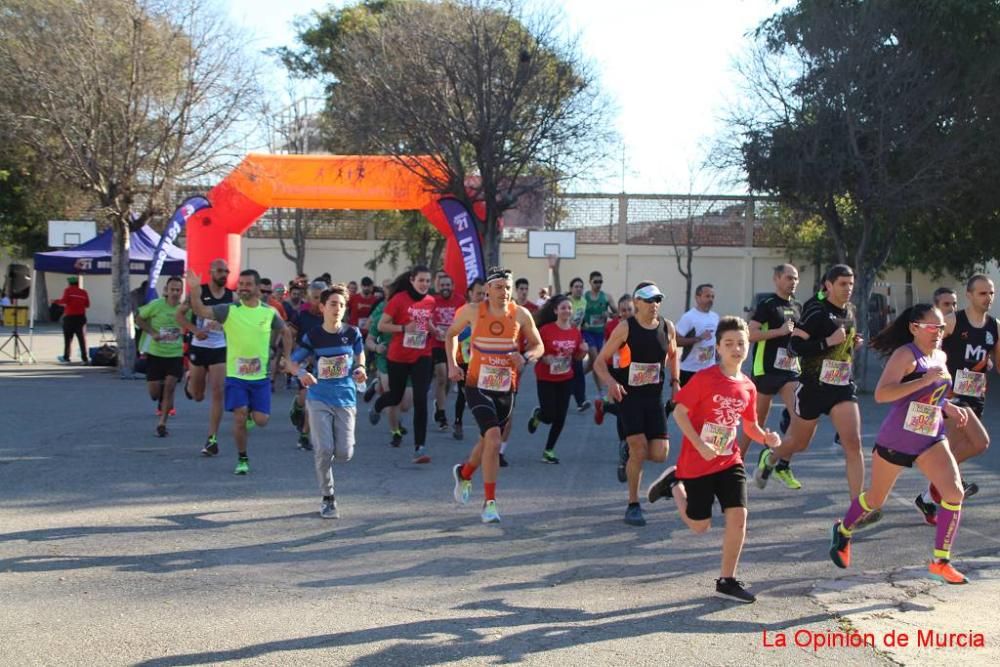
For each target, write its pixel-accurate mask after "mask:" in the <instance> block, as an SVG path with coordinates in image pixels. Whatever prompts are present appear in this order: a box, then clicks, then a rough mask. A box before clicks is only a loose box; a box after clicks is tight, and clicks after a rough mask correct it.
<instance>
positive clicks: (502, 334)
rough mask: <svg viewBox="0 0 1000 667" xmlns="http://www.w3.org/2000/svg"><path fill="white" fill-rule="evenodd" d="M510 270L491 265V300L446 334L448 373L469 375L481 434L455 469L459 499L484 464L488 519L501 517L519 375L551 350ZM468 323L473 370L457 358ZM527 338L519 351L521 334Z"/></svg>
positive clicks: (473, 307)
mask: <svg viewBox="0 0 1000 667" xmlns="http://www.w3.org/2000/svg"><path fill="white" fill-rule="evenodd" d="M512 287H513V285H512V283H511V279H510V271H508V270H507V269H504V268H500V267H493V268H491V269H490V270H489V272H488V274H487V278H486V301H484V302H482V303H480V304H471V303H470V304H468V305H466V306H463V307H462V308H461V309H460V310H459V311H458V313H456V314H455V320H454V321H453V322H452V324H451V326H450V327H449V328H448V333H447V334H446V336H445V351H446V353H447V358H448V377H449V378H450V379H451V380H454V381H455V382H461V381H462V380H464V381H465V388H464V391H465V400H466V404H467V405H468V406H469V409H470V410H471V411H472V415H473V416H474V417H475V418H476V423H477V424H478V425H479V434H480V437H479V440H478V441H477V442H476V446H475V447H473V448H472V453H471V454H469V458H468V460H467V461H466V462H465V463H464V464H463V463H459V464H457V465H456V466H454V468H453V469H452V474H453V475H454V477H455V500H456V501H457V502H458V503H460V504H463V505H464V504H465V503H468V502H469V496H470V494H471V492H472V482H471V480H472V475H473V473H475V471H476V468H478V467H479V466H480V465H482V467H483V490H484V494H485V499H484V502H483V514H482V520H483V523H499V522H500V514H499V512H498V511H497V504H496V482H497V470H498V469H499V466H500V442H501V434H502V432H503V428H504V426H505V425H506V423H507V421H508V420H509V419H510V416H511V413H512V412H513V410H514V392H515V391H516V389H517V380H518V375H519V374H520V372H521V370H522V369H523V368H524V366H525V364H528V363H531V362H533V361H536V360H537V359H538V358H539V357H540V356H542V354H543V353H544V351H545V346H544V345H543V344H542V339H541V337H540V336H539V335H538V329H537V328H536V327H535V322H534V320H533V319H532V318H531V314H530V313H529V312H528V311H527V310H526V309H524V308H523V307H521V306H518V305H517V304H516V303H513V302H512V301H511V290H512ZM466 327H470V328H471V329H472V336H471V338H470V346H469V349H470V351H471V359H469V370H468V372H463V371H462V369H461V368H460V367H459V365H458V363H457V361H456V351H457V349H458V344H457V337H458V334H459V333H461V332H462V330H463V329H465V328H466ZM522 335H523V336H524V339H525V341H526V344H525V347H524V353H523V354H522V353H521V352H520V351H519V340H518V339H519V338H520V337H521V336H522Z"/></svg>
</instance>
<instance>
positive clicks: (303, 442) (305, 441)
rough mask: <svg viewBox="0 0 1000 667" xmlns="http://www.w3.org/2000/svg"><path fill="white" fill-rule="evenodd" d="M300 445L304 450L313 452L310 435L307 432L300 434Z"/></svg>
mask: <svg viewBox="0 0 1000 667" xmlns="http://www.w3.org/2000/svg"><path fill="white" fill-rule="evenodd" d="M298 447H299V449H301V450H302V451H304V452H311V451H312V450H313V446H312V443H311V442H309V436H308V435H307V434H305V433H300V434H299V443H298Z"/></svg>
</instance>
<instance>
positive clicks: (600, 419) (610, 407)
mask: <svg viewBox="0 0 1000 667" xmlns="http://www.w3.org/2000/svg"><path fill="white" fill-rule="evenodd" d="M633 315H635V304H634V303H633V302H632V295H631V294H624V295H622V296H621V298H619V299H618V316H617V317H615V318H614V319H612V320H611V321H609V322H608V323H607V324H606V325H605V326H604V340H608V339H609V338H611V332H612V331H614V330H615V327H617V326H618V323H619V322H621V321H623V320H627V319H628V318H630V317H632V316H633ZM628 355H629V351H628V346H627V345H626V346H624V347H623V348H621V349H620V350H617V351H615V352H614V356H613V357H612V358H611V359H612V362H613V363H612V366H611V368H609V369H608V370H609V372H610V373H611V376H612V377H613V378H615V380H617V381H618V382H619V383H621V382H624V376H623V375H622V369H623V368H628V362H629V356H628ZM623 359H624V361H623ZM619 376H621V377H619ZM605 413H607V414H609V415H614V416H615V429H616V430H617V432H618V468H617V475H618V481H619V482H621V483H622V484H624V483H625V482H626V481H628V474H627V473H626V470H625V468H626V466H627V465H628V443H627V442H625V427H624V426H623V425H622V419H621V414H620V413H619V411H618V404H617V403H615V402H614V401H612V400H610V399H608V398H607V397H605V398H602V399H598V400H596V401H594V423H595V424H597V425H598V426H600V425H601V424H603V423H604V414H605Z"/></svg>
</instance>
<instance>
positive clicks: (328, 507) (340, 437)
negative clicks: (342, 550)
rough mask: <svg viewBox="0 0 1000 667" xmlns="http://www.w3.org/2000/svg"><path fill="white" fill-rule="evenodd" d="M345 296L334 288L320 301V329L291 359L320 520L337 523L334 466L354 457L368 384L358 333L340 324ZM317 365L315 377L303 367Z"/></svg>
mask: <svg viewBox="0 0 1000 667" xmlns="http://www.w3.org/2000/svg"><path fill="white" fill-rule="evenodd" d="M348 298H349V293H348V291H347V288H346V287H344V285H333V286H332V287H330V288H329V289H327V290H324V291H323V293H322V294H321V295H320V302H321V303H322V308H323V324H322V325H320V326H318V327H313V328H312V329H310V330H309V331H308V332H306V334H305V335H304V336H303V337H302V343H301V344H300V345H299V347H298V348H296V349H295V352H293V353H292V358H291V363H290V364H289V366H290V370H291V372H292V373H295V375H296V376H297V377H298V378H299V380H300V381H301V382H302V384H303V385H304V386H305V387H307V388H308V397H307V400H308V409H307V413H308V415H309V426H310V428H309V438H310V440H311V441H312V446H313V458H314V459H315V462H316V479H317V481H318V482H319V490H320V495H322V496H323V500H322V502H321V503H320V509H319V515H320V516H321V517H323V518H324V519H339V518H340V513H339V511H338V510H337V500H336V498H335V496H334V489H333V461H334V460H336V461H337V462H338V463H347V462H348V461H350V460H351V457H352V456H353V455H354V424H355V417H356V415H357V407H356V406H357V394H358V392H357V384H359V383H364V381H365V380H366V379H367V375H366V373H365V352H364V346H363V344H362V340H361V332H360V331H359V330H358V328H357V327H354V326H352V325H350V324H344V322H343V317H344V314H345V313H346V312H347V300H348ZM306 359H312V360H313V361H314V362H315V367H316V375H313V374H312V373H309V372H307V371H306V369H305V366H304V365H302V364H303V362H304V361H305V360H306Z"/></svg>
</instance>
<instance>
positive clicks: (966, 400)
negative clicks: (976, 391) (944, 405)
mask: <svg viewBox="0 0 1000 667" xmlns="http://www.w3.org/2000/svg"><path fill="white" fill-rule="evenodd" d="M951 402H952V403H954V404H955V405H957V406H958V407H960V408H971V409H972V411H973V412H974V413H976V416H977V417H979V419H980V421H982V419H983V408H984V407H986V401H985V400H984V399H982V398H975V397H973V396H952V397H951Z"/></svg>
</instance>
